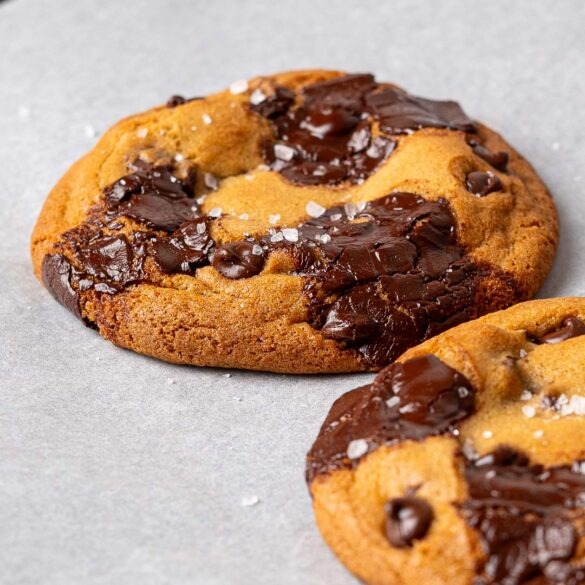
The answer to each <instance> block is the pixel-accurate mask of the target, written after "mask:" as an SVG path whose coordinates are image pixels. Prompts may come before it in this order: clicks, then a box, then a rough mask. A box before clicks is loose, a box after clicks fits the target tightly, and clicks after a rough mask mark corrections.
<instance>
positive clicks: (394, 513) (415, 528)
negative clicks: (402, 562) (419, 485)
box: [385, 496, 434, 548]
mask: <svg viewBox="0 0 585 585" xmlns="http://www.w3.org/2000/svg"><path fill="white" fill-rule="evenodd" d="M433 518H434V514H433V509H432V508H431V506H430V505H429V504H428V502H426V501H425V500H423V499H421V498H415V497H413V496H408V497H404V498H394V499H393V500H390V501H389V502H388V503H387V504H386V523H385V534H386V538H387V539H388V541H389V542H390V544H392V545H393V546H395V547H396V548H408V547H410V546H412V545H413V543H414V542H415V541H416V540H422V539H423V538H424V537H425V536H426V535H427V533H428V531H429V528H430V527H431V524H432V522H433Z"/></svg>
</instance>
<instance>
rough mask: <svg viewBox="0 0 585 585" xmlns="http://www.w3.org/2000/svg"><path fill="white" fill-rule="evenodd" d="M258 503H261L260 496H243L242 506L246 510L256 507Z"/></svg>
mask: <svg viewBox="0 0 585 585" xmlns="http://www.w3.org/2000/svg"><path fill="white" fill-rule="evenodd" d="M258 502H260V498H259V497H258V496H243V497H242V506H244V507H245V508H250V507H251V506H255V505H256V504H257V503H258Z"/></svg>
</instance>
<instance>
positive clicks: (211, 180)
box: [203, 173, 219, 191]
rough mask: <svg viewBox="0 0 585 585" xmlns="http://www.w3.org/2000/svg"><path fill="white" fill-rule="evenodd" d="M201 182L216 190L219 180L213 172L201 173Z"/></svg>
mask: <svg viewBox="0 0 585 585" xmlns="http://www.w3.org/2000/svg"><path fill="white" fill-rule="evenodd" d="M203 182H204V183H205V186H206V187H207V188H208V189H212V190H213V191H216V190H217V187H218V185H219V181H218V180H217V177H216V176H215V175H214V174H213V173H203Z"/></svg>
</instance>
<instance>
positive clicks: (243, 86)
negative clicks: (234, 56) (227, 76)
mask: <svg viewBox="0 0 585 585" xmlns="http://www.w3.org/2000/svg"><path fill="white" fill-rule="evenodd" d="M247 89H248V82H247V81H246V80H245V79H239V80H238V81H234V82H233V83H232V84H231V85H230V93H232V94H233V95H238V94H239V93H244V92H245V91H246V90H247Z"/></svg>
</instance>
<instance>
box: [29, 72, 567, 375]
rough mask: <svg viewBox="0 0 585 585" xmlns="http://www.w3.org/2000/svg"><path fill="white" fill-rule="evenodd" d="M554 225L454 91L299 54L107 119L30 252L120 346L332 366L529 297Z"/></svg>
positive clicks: (64, 298) (546, 204)
mask: <svg viewBox="0 0 585 585" xmlns="http://www.w3.org/2000/svg"><path fill="white" fill-rule="evenodd" d="M556 243H557V218H556V213H555V209H554V207H553V204H552V201H551V199H550V197H549V195H548V193H547V191H546V188H545V187H544V185H543V184H542V182H541V181H540V179H539V178H538V177H537V175H536V174H535V173H534V171H533V170H532V168H531V167H530V165H529V164H528V163H527V162H526V161H525V160H524V159H523V158H522V157H521V156H520V155H518V154H517V153H516V152H515V151H514V150H513V149H512V148H511V147H510V146H509V145H508V144H506V143H505V142H504V141H503V140H502V138H500V137H499V136H498V135H497V134H496V133H494V132H493V131H491V130H489V129H488V128H486V127H485V126H483V125H481V124H479V123H476V122H473V121H472V120H471V119H469V118H468V117H467V116H466V115H465V113H464V112H463V111H462V110H461V108H460V107H459V106H458V105H457V104H456V103H455V102H441V101H432V100H426V99H423V98H417V97H415V96H412V95H410V94H408V93H406V92H405V91H403V90H401V89H399V88H397V87H396V86H393V85H390V84H386V83H378V82H376V81H375V80H374V78H373V77H372V76H371V75H344V74H342V73H339V72H332V71H305V72H293V73H284V74H280V75H274V76H270V77H261V78H256V79H253V80H251V81H250V82H239V83H236V84H233V85H232V87H231V88H230V89H229V90H226V91H224V92H221V93H219V94H216V95H212V96H209V97H207V98H194V99H191V100H185V99H184V98H180V97H178V96H175V97H174V98H172V99H171V100H170V101H169V103H168V104H167V106H164V107H159V108H155V109H154V110H151V111H149V112H146V113H144V114H139V115H136V116H132V117H130V118H127V119H125V120H123V121H121V122H120V123H118V124H116V125H115V126H114V127H113V128H112V129H111V130H109V131H108V132H107V133H106V134H105V135H104V136H103V138H102V139H101V140H100V141H99V143H98V144H97V146H96V147H95V148H94V150H92V151H91V152H90V153H89V154H87V155H86V156H85V157H84V158H82V159H81V160H80V161H79V162H77V163H76V164H75V165H73V167H72V168H71V169H70V170H69V171H68V172H67V173H66V175H65V176H64V177H63V179H61V181H60V182H59V183H58V184H57V186H56V187H55V188H54V189H53V191H52V192H51V194H50V195H49V198H48V200H47V202H46V203H45V206H44V208H43V211H42V212H41V215H40V217H39V220H38V222H37V225H36V228H35V230H34V233H33V236H32V256H33V261H34V268H35V273H36V274H37V276H38V278H39V279H41V280H42V281H43V282H44V284H45V286H46V287H47V288H48V289H49V291H50V292H51V293H52V294H53V296H54V297H55V298H56V299H57V300H58V301H59V302H60V303H61V304H63V305H64V306H66V307H67V308H68V309H70V310H71V311H72V312H73V313H74V314H75V315H77V316H78V317H79V318H80V319H81V320H83V321H84V322H85V323H86V324H88V325H90V326H92V327H95V328H97V329H98V330H99V332H100V334H101V335H103V336H104V337H105V338H107V339H109V340H111V341H113V342H114V343H115V344H117V345H119V346H122V347H126V348H129V349H133V350H134V351H138V352H140V353H145V354H148V355H152V356H155V357H158V358H161V359H164V360H168V361H171V362H176V363H187V364H197V365H206V366H223V367H238V368H250V369H257V370H272V371H282V372H341V371H358V370H365V369H378V368H380V367H381V366H383V365H385V364H387V363H389V361H390V360H392V359H394V358H396V357H397V356H398V355H400V353H402V352H403V351H404V350H406V349H408V348H409V347H411V346H413V345H415V344H417V343H419V342H420V341H422V340H424V339H427V338H429V337H431V336H433V335H435V334H436V333H439V332H441V331H443V330H445V329H448V328H449V327H451V326H452V325H455V324H458V323H461V322H463V321H466V320H469V319H471V318H474V317H477V316H478V315H481V314H484V313H486V312H489V311H492V310H495V309H500V308H503V307H506V306H508V305H510V304H512V303H515V302H517V301H520V300H523V299H527V298H529V297H531V296H532V295H533V294H534V293H535V292H536V290H537V289H538V288H539V286H540V285H541V283H542V281H543V279H544V277H545V275H546V274H547V272H548V270H549V267H550V265H551V262H552V258H553V255H554V251H555V247H556Z"/></svg>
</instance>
